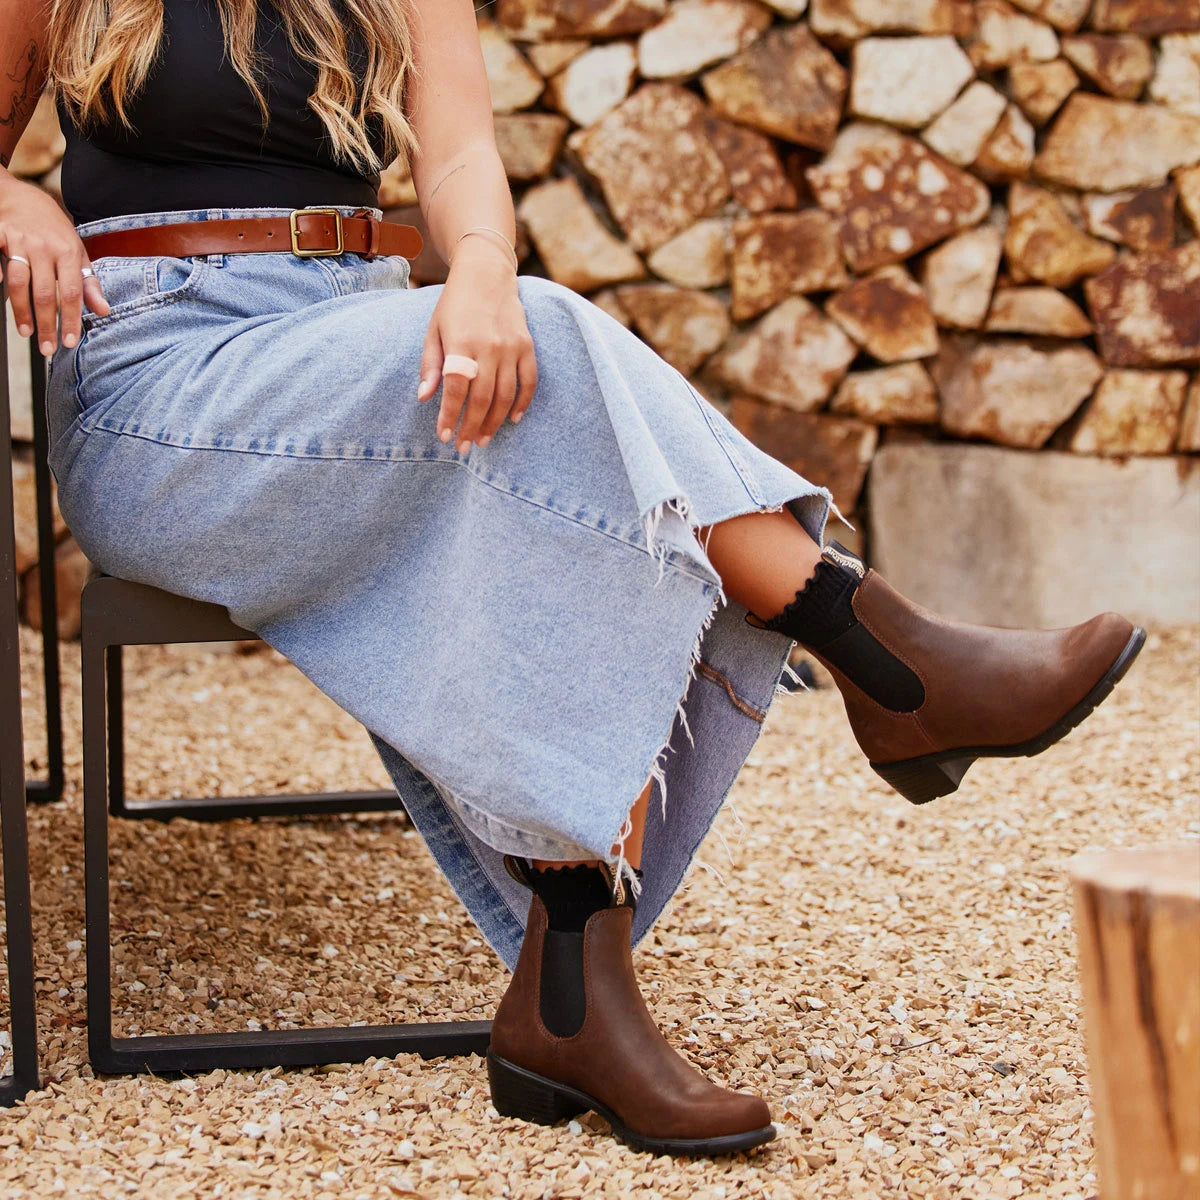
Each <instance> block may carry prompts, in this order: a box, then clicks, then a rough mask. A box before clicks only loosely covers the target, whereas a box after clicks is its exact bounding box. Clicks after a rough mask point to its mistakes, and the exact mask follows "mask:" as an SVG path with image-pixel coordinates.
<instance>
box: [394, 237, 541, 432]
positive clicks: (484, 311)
mask: <svg viewBox="0 0 1200 1200" xmlns="http://www.w3.org/2000/svg"><path fill="white" fill-rule="evenodd" d="M473 243H474V244H473ZM448 354H465V355H466V356H467V357H468V358H473V359H475V360H476V361H477V362H478V363H479V374H478V375H477V376H476V377H475V378H474V379H473V380H468V379H466V378H465V377H464V376H462V375H446V376H445V377H443V376H442V364H443V363H444V362H445V360H446V355H448ZM439 379H440V380H441V381H442V407H441V410H440V411H439V412H438V423H437V428H438V437H440V438H441V439H442V441H443V442H448V441H449V440H450V439H451V438H452V437H453V436H454V430H455V427H456V426H458V424H459V417H460V416H461V417H462V427H461V429H460V430H459V435H458V441H457V443H456V445H457V448H458V450H459V452H460V453H461V454H465V453H466V452H467V451H468V450H470V448H471V443H472V442H476V443H478V444H479V445H480V446H486V445H487V444H488V442H490V441H491V440H492V438H493V436H494V435H495V433H496V430H497V429H499V428H500V426H501V425H502V424H503V423H504V418H505V417H510V418H511V419H512V421H513V423H514V424H515V423H516V422H517V421H519V420H520V419H521V417H522V415H523V414H524V412H525V410H526V409H527V408H528V407H529V403H530V401H531V400H532V399H533V390H534V388H535V387H536V385H537V362H536V360H535V358H534V353H533V338H531V337H530V336H529V327H528V325H527V324H526V322H525V310H524V308H523V307H522V305H521V300H520V297H519V295H518V294H517V276H516V274H515V273H514V272H513V268H512V264H511V263H510V262H509V261H508V259H507V257H506V256H505V255H504V254H503V253H502V252H501V251H500V249H499V247H497V246H491V245H489V244H488V243H487V241H485V240H484V239H483V238H466V239H464V240H463V241H462V242H461V243H460V244H459V246H458V249H457V250H456V251H455V253H454V262H453V265H452V266H451V268H450V275H449V278H448V279H447V280H446V283H445V286H444V288H443V289H442V295H441V298H440V299H439V300H438V302H437V307H436V308H435V309H434V310H433V316H432V317H431V318H430V321H429V330H428V332H427V333H426V335H425V351H424V353H423V354H422V356H421V383H420V386H419V388H418V389H417V399H418V400H419V401H421V402H422V403H424V402H425V401H426V400H428V399H429V397H430V396H432V395H433V394H434V392H436V391H437V385H438V380H439Z"/></svg>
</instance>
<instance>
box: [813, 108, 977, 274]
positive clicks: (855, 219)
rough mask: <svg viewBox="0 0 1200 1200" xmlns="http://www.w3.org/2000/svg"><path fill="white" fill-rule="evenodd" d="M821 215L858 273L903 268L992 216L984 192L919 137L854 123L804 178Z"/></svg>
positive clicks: (880, 126) (974, 181)
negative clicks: (834, 224)
mask: <svg viewBox="0 0 1200 1200" xmlns="http://www.w3.org/2000/svg"><path fill="white" fill-rule="evenodd" d="M807 177H808V181H809V185H810V186H811V187H812V189H813V193H814V194H815V195H816V198H817V201H818V203H819V204H820V205H821V207H822V208H824V209H826V210H827V211H828V212H830V213H832V214H833V215H834V217H836V218H837V220H838V224H839V229H840V232H841V239H842V252H843V253H844V254H845V256H846V260H847V261H848V262H849V263H850V265H851V267H853V268H854V270H856V271H870V270H873V269H874V268H875V267H883V266H887V265H888V264H889V263H895V262H900V261H902V260H903V259H905V258H908V257H909V255H912V254H915V253H917V251H919V250H923V249H924V248H925V247H926V246H931V245H933V244H934V243H935V242H939V241H941V240H942V239H943V238H945V237H947V236H949V235H950V234H953V233H957V232H959V231H960V230H962V229H966V228H969V227H970V226H972V225H977V224H978V223H979V222H980V221H981V220H983V218H984V217H985V216H986V215H987V211H988V207H989V202H990V199H991V197H990V194H989V192H988V190H987V188H986V187H984V185H983V184H982V183H980V182H979V180H978V179H975V178H974V177H973V176H971V175H968V174H967V173H966V172H965V171H962V170H959V168H958V167H955V166H954V165H953V164H952V163H948V162H947V161H946V160H945V159H943V158H941V157H939V156H938V155H936V154H934V153H933V151H932V150H930V149H929V148H928V147H927V146H925V145H924V144H923V143H921V142H919V141H917V140H916V138H912V137H908V136H906V135H905V134H902V133H898V132H897V131H896V130H894V129H889V128H888V127H887V126H884V125H876V124H874V123H868V122H855V123H853V124H850V125H847V126H846V127H845V128H844V129H842V131H841V132H840V133H839V134H838V138H837V144H836V145H835V146H834V148H833V150H832V151H831V153H830V154H828V155H827V156H826V157H825V159H824V161H823V162H821V163H818V164H817V165H816V166H813V167H810V168H809V169H808V171H807Z"/></svg>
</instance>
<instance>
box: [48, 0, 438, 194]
mask: <svg viewBox="0 0 1200 1200" xmlns="http://www.w3.org/2000/svg"><path fill="white" fill-rule="evenodd" d="M271 4H272V6H273V7H274V8H275V9H276V11H277V12H278V13H279V16H280V18H281V19H282V21H283V24H284V27H285V29H286V31H287V35H288V38H289V39H290V41H291V44H292V46H293V47H294V49H295V51H296V54H297V55H298V56H299V57H300V59H301V60H302V61H304V62H307V63H309V64H310V65H311V66H313V67H315V68H316V72H317V85H316V89H315V90H314V92H313V94H312V95H311V96H310V97H309V101H308V104H309V107H310V108H311V109H312V110H313V111H314V112H315V113H316V114H317V116H318V117H320V119H321V122H322V124H323V125H324V126H325V128H326V130H327V131H328V133H329V137H330V140H331V142H332V143H333V149H334V155H335V157H337V158H338V159H341V160H342V161H344V162H346V163H348V164H350V165H352V166H353V167H354V168H356V169H357V170H360V171H379V170H382V169H383V168H384V167H386V166H387V165H388V163H389V162H390V161H391V160H392V159H394V158H396V157H398V156H401V155H403V156H404V157H406V158H407V157H410V156H411V155H412V153H413V152H414V151H415V150H416V136H415V134H414V132H413V130H412V127H411V126H410V125H409V123H408V121H407V120H406V119H405V116H404V112H403V107H402V103H403V95H404V82H405V79H406V77H407V74H408V71H409V68H410V64H411V61H412V38H411V32H410V25H409V21H408V16H407V3H406V0H339V3H338V4H337V6H336V7H335V0H271ZM216 5H217V8H218V10H219V12H220V17H221V29H222V31H223V32H224V35H225V47H226V53H227V54H228V56H229V60H230V62H231V63H232V65H233V68H234V70H236V71H237V73H238V74H239V75H240V76H241V77H242V79H244V80H245V81H246V84H247V86H248V87H249V88H250V90H251V92H252V93H253V95H254V97H255V100H256V101H257V103H258V107H259V111H260V112H261V113H262V118H263V127H264V129H265V128H266V123H267V119H268V113H267V101H266V97H265V95H264V94H263V90H262V87H261V86H260V83H259V78H258V72H259V69H260V65H261V64H260V63H259V62H258V56H257V55H256V53H255V30H256V26H257V21H258V12H257V5H256V3H255V0H216ZM339 9H341V10H342V11H339ZM351 28H353V31H354V33H355V34H357V36H358V39H359V41H360V42H361V45H362V47H363V50H364V53H365V58H364V61H365V63H366V69H365V71H364V72H363V73H362V78H361V79H356V78H355V74H354V72H353V71H352V69H351V65H350V56H349V51H348V41H347V35H348V33H349V32H350V29H351ZM162 34H163V0H51V9H50V22H49V38H48V40H49V70H50V79H51V83H52V86H53V88H54V91H55V94H56V96H60V97H61V98H62V99H63V101H64V102H65V104H66V106H67V109H68V111H69V112H71V114H72V116H73V117H74V118H75V120H76V122H77V123H78V124H81V125H82V124H85V123H86V122H89V121H99V122H106V121H108V120H109V118H110V116H111V115H112V114H114V113H115V115H116V117H117V119H118V120H119V121H120V122H121V123H122V124H123V125H124V126H126V128H129V129H132V128H133V124H132V122H131V121H130V119H129V116H128V112H127V105H128V104H129V103H130V101H131V99H132V97H133V96H134V95H135V94H136V92H137V91H138V89H139V88H140V87H141V86H142V84H143V83H145V81H146V77H147V76H148V75H149V73H150V69H151V67H153V65H154V62H155V59H156V58H157V57H158V54H159V50H160V48H161V43H162ZM368 118H376V119H377V120H378V121H379V122H380V123H381V125H382V129H383V133H384V142H385V145H386V147H387V152H388V155H389V157H388V158H386V159H385V160H383V161H381V160H380V158H379V156H378V155H377V154H376V153H375V151H374V150H373V149H372V148H371V144H370V140H369V137H368V133H367V120H368Z"/></svg>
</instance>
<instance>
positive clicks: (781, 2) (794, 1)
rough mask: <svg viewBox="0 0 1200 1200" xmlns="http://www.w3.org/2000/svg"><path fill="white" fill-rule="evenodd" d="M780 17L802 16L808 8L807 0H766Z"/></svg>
mask: <svg viewBox="0 0 1200 1200" xmlns="http://www.w3.org/2000/svg"><path fill="white" fill-rule="evenodd" d="M766 2H767V5H768V7H770V8H773V9H774V10H775V11H776V12H777V13H778V14H779V15H780V16H781V17H789V18H793V19H794V18H795V17H802V16H803V15H804V13H805V11H806V10H807V9H808V0H766Z"/></svg>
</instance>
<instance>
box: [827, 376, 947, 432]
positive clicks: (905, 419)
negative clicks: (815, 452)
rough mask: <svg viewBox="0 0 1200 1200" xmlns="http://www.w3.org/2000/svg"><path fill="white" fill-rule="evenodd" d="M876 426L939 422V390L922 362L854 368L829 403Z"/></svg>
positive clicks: (840, 411)
mask: <svg viewBox="0 0 1200 1200" xmlns="http://www.w3.org/2000/svg"><path fill="white" fill-rule="evenodd" d="M829 407H830V408H831V409H832V411H833V412H835V413H845V414H847V415H849V416H855V417H859V418H861V419H862V420H864V421H871V422H873V423H875V424H876V425H936V424H937V420H938V400H937V390H936V389H935V388H934V386H933V380H932V379H930V378H929V372H928V371H926V370H925V368H924V367H923V366H921V364H920V363H915V362H906V363H897V364H895V365H894V366H890V367H879V368H877V369H876V370H873V371H851V372H850V374H849V375H847V376H846V378H845V379H843V380H842V382H841V385H840V386H839V387H838V390H837V394H836V395H835V396H834V397H833V400H832V402H831V403H830V406H829Z"/></svg>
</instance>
